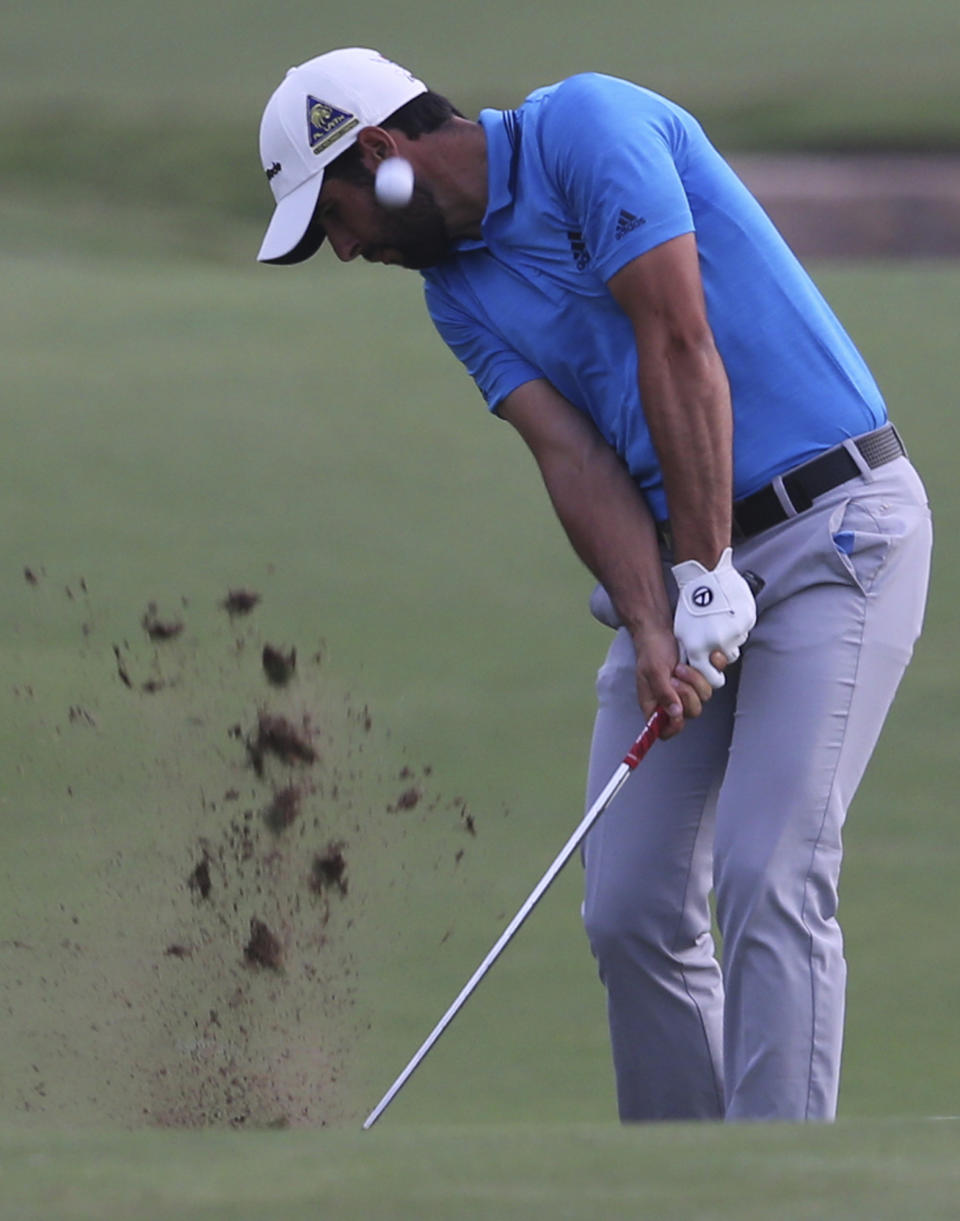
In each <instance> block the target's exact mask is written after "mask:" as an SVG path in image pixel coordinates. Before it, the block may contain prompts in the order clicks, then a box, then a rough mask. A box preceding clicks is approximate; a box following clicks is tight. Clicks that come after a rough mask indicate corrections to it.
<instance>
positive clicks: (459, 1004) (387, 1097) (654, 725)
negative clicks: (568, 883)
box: [363, 708, 670, 1131]
mask: <svg viewBox="0 0 960 1221" xmlns="http://www.w3.org/2000/svg"><path fill="white" fill-rule="evenodd" d="M669 719H670V718H669V717H668V716H667V714H666V712H664V710H663V709H662V708H658V709H657V710H656V711H655V712H654V713H653V715H652V716H651V717H650V719H649V720H648V721H647V723H646V725H644V727H643V730H642V731H641V733H640V735H639V737H638V738H637V739H636V741H635V742H634V743H633V745H632V746H631V747H630V749H629V750H628V751H627V753H626V755H625V756H624V758H623V762H622V763H621V764H620V765H619V766H618V767H617V770H616V771H615V772H614V773H613V775H612V776H611V777H610V780H609V781H608V783H607V786H606V788H605V789H604V790H603V792H602V793H601V794H600V796H599V797H598V798H597V800H596V801H595V802H594V803H593V805H592V806H591V807H590V809H589V810H588V811H587V812H586V814H585V815H584V816H583V819H582V820H581V822H580V823H579V825H578V826H577V828H576V830H575V831H574V832H573V834H572V835H571V836H570V838H569V839H568V840H567V842H566V843H565V844H564V846H563V848H562V849H561V851H560V852H559V854H558V855H557V856H556V858H555V859H554V861H553V864H552V865H551V866H550V868H549V869H548V870H547V872H546V873H545V874H544V875H543V877H542V878H541V879H540V881H539V882H538V883H537V885H536V886H535V887H534V889H533V890H532V891H531V893H530V896H529V897H528V898H527V900H526V902H525V903H524V904H523V906H522V907H521V908H520V910H519V911H518V912H517V914H516V915H515V916H514V917H513V919H512V920H511V921H510V923H509V924H508V925H507V927H506V928H505V929H504V930H503V932H502V933H501V934H500V937H499V938H498V939H497V941H496V943H495V944H494V946H493V948H492V949H491V950H490V952H489V953H488V954H487V956H486V958H484V960H483V962H481V964H480V965H479V967H477V969H476V971H474V973H473V974H472V975H471V976H470V978H469V980H467V982H466V984H465V985H464V987H463V988H462V990H461V992H460V994H459V996H458V997H457V999H456V1000H455V1001H454V1002H453V1004H452V1005H451V1006H450V1008H449V1009H448V1010H447V1011H446V1013H445V1014H444V1015H443V1017H442V1018H441V1019H440V1021H439V1022H437V1024H436V1026H434V1028H433V1030H431V1032H430V1034H429V1035H428V1036H427V1038H426V1039H425V1040H424V1042H423V1043H422V1045H421V1046H420V1048H419V1049H418V1050H417V1052H416V1053H415V1055H414V1056H413V1058H412V1059H411V1060H410V1063H409V1064H408V1065H407V1067H406V1068H405V1069H404V1070H403V1072H402V1073H401V1074H400V1076H399V1077H398V1078H397V1079H396V1081H394V1083H393V1085H391V1086H390V1088H389V1089H388V1090H387V1092H386V1093H385V1094H384V1096H383V1097H382V1098H381V1099H380V1101H379V1102H378V1103H377V1105H376V1106H375V1107H374V1108H373V1110H372V1111H371V1112H370V1114H369V1115H368V1116H367V1118H366V1120H364V1124H363V1129H364V1131H366V1130H367V1129H368V1128H372V1127H373V1125H374V1124H375V1123H376V1122H377V1120H378V1119H379V1118H380V1116H381V1115H382V1114H383V1112H384V1111H385V1110H386V1109H387V1107H388V1106H389V1105H390V1103H391V1102H393V1100H394V1098H396V1096H397V1094H399V1093H400V1091H401V1090H402V1089H403V1087H404V1085H406V1083H407V1082H408V1081H409V1080H410V1078H411V1077H412V1076H413V1074H414V1072H415V1071H416V1069H417V1068H418V1066H419V1065H420V1064H421V1063H422V1062H423V1060H424V1059H425V1058H426V1056H427V1053H428V1052H429V1051H430V1049H431V1048H432V1047H433V1045H434V1044H435V1043H436V1042H437V1040H438V1039H439V1038H440V1036H441V1035H442V1034H443V1032H444V1031H445V1030H446V1028H447V1027H448V1026H449V1025H450V1023H451V1022H452V1021H453V1019H454V1018H455V1017H456V1015H457V1013H458V1012H459V1011H460V1009H462V1008H463V1005H464V1004H465V1003H466V1001H467V999H468V998H469V996H470V994H471V993H472V992H473V991H474V989H475V988H476V986H477V984H479V982H480V981H481V979H483V977H484V975H486V973H487V972H488V971H489V970H490V968H491V967H492V966H493V964H494V963H495V962H496V960H497V959H498V958H499V956H500V954H501V952H502V951H503V950H504V948H505V947H506V945H507V943H508V942H509V941H510V939H511V938H512V937H513V935H514V933H515V932H516V931H517V929H518V928H519V927H520V925H521V924H523V922H524V920H526V918H527V916H529V915H530V913H531V912H532V911H533V909H534V908H535V907H536V905H537V903H539V901H540V899H541V898H542V897H543V895H544V894H545V893H546V891H547V889H548V888H549V886H550V884H551V883H552V882H553V880H554V878H556V876H557V874H558V873H559V872H560V870H561V869H562V868H563V867H564V865H565V864H566V863H567V861H568V860H569V859H570V857H571V856H573V854H574V852H576V850H577V848H578V847H579V846H580V844H581V843H582V842H583V840H584V838H585V836H586V834H587V832H588V831H589V830H590V828H591V827H592V826H593V824H594V823H595V822H596V821H597V819H598V818H599V817H600V815H601V814H602V813H603V812H604V810H605V809H606V808H607V806H608V805H609V804H610V802H611V801H613V799H614V797H616V795H617V794H618V793H619V792H620V790H621V789H622V788H623V785H624V783H625V782H626V780H627V777H628V776H629V775H630V773H631V772H632V771H633V770H634V768H636V766H637V764H638V763H639V762H640V760H641V759H642V758H643V757H644V755H645V754H646V753H647V751H648V750H649V749H650V747H651V746H652V745H653V744H654V742H656V740H657V738H659V736H660V733H661V731H662V730H663V729H664V727H665V726H666V725H667V724H668V723H669Z"/></svg>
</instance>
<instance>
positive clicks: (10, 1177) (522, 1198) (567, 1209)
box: [0, 1121, 960, 1221]
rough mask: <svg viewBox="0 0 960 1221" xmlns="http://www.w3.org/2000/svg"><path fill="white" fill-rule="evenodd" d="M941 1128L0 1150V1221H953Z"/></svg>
mask: <svg viewBox="0 0 960 1221" xmlns="http://www.w3.org/2000/svg"><path fill="white" fill-rule="evenodd" d="M958 1137H960V1127H958V1123H957V1121H941V1122H920V1121H918V1122H914V1123H900V1124H893V1123H873V1124H859V1125H850V1124H847V1125H842V1124H841V1125H838V1126H837V1127H835V1128H828V1129H823V1128H821V1129H811V1128H808V1129H806V1130H803V1129H798V1128H796V1127H792V1126H785V1127H766V1128H744V1129H739V1130H733V1129H723V1128H716V1127H714V1128H712V1129H703V1128H698V1127H692V1126H687V1125H679V1126H675V1127H670V1128H660V1129H656V1128H635V1129H632V1130H631V1129H622V1128H615V1127H613V1126H611V1125H586V1124H577V1125H571V1124H548V1125H544V1126H531V1125H510V1124H507V1125H503V1126H498V1127H489V1126H484V1125H470V1126H468V1127H462V1126H456V1125H455V1126H450V1125H448V1124H433V1125H430V1126H414V1127H405V1128H404V1127H393V1128H391V1129H389V1130H388V1129H387V1128H386V1127H384V1128H378V1129H376V1130H374V1131H373V1132H371V1133H368V1134H365V1135H358V1134H356V1133H352V1132H346V1131H335V1132H329V1131H328V1132H321V1133H284V1134H282V1135H281V1134H276V1133H273V1134H261V1135H258V1136H255V1137H251V1136H242V1137H241V1136H237V1135H235V1134H223V1133H221V1134H210V1135H207V1136H205V1137H204V1138H203V1140H202V1141H201V1142H198V1141H197V1140H196V1138H195V1137H192V1136H187V1135H183V1134H180V1135H177V1134H166V1135H159V1136H158V1135H157V1134H138V1135H135V1136H127V1137H122V1138H118V1137H110V1136H98V1135H96V1134H93V1135H85V1136H82V1137H76V1136H72V1137H69V1138H64V1137H59V1138H58V1137H53V1138H50V1137H47V1138H45V1139H43V1140H37V1139H36V1138H31V1137H24V1136H12V1137H10V1138H8V1139H7V1140H5V1141H2V1143H0V1150H2V1152H3V1154H4V1155H5V1156H4V1166H3V1169H2V1170H0V1188H2V1191H3V1203H2V1204H0V1216H2V1217H3V1218H4V1221H13V1219H14V1218H17V1219H18V1221H26V1219H27V1218H34V1217H36V1218H40V1217H43V1218H48V1219H49V1221H122V1219H125V1218H128V1217H131V1216H137V1217H142V1218H145V1219H149V1221H172V1219H173V1218H181V1217H190V1218H196V1219H197V1221H200V1219H202V1221H215V1219H217V1218H223V1219H224V1221H226V1219H228V1218H229V1221H248V1219H249V1221H253V1219H254V1218H263V1217H269V1218H271V1219H272V1221H273V1219H275V1221H293V1219H294V1218H307V1217H324V1218H336V1219H339V1218H344V1219H345V1218H352V1217H358V1216H364V1217H374V1216H385V1217H390V1218H396V1219H397V1221H407V1219H409V1221H432V1219H434V1218H435V1219H437V1221H440V1219H446V1218H451V1217H456V1218H458V1221H473V1219H478V1221H479V1219H480V1218H497V1221H513V1219H516V1221H520V1219H521V1218H522V1219H523V1221H541V1219H542V1221H565V1219H569V1221H579V1219H580V1218H583V1217H586V1216H603V1217H609V1218H633V1217H647V1216H650V1217H658V1218H663V1221H694V1219H695V1221H760V1219H761V1218H770V1217H777V1218H782V1219H783V1221H901V1219H902V1218H903V1217H905V1216H914V1215H916V1216H922V1217H923V1218H924V1221H947V1219H948V1218H954V1217H956V1200H957V1194H958V1191H960V1170H958V1165H960V1162H958V1158H957V1154H958V1152H960V1145H958Z"/></svg>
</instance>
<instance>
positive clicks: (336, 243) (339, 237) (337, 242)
mask: <svg viewBox="0 0 960 1221" xmlns="http://www.w3.org/2000/svg"><path fill="white" fill-rule="evenodd" d="M327 239H328V241H329V242H330V245H331V246H332V247H333V253H334V254H335V255H336V256H337V258H338V259H339V260H340V261H341V262H342V263H349V262H351V260H353V259H355V258H356V257H357V255H358V254H359V253H360V243H359V242H358V241H357V239H356V238H355V237H353V236H351V234H349V233H346V232H345V231H344V230H342V229H337V228H334V227H333V226H328V227H327Z"/></svg>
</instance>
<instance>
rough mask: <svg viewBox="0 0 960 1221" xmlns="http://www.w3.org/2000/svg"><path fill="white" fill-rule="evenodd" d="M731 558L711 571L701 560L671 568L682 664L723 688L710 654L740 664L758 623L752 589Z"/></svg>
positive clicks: (723, 559)
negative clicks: (742, 649) (744, 646)
mask: <svg viewBox="0 0 960 1221" xmlns="http://www.w3.org/2000/svg"><path fill="white" fill-rule="evenodd" d="M732 555H733V553H732V551H731V549H730V548H729V547H727V548H726V549H725V550H724V552H723V554H722V555H721V556H720V560H719V562H718V564H717V566H716V568H714V569H713V570H712V571H710V570H708V569H706V568H704V566H703V565H702V564H701V563H699V562H698V561H697V560H686V561H685V562H684V563H682V564H674V566H673V575H674V577H675V578H676V581H677V587H678V588H679V590H680V598H679V601H678V602H677V609H676V614H675V615H674V620H673V631H674V634H675V636H676V638H677V641H678V643H679V645H680V659H681V661H686V662H689V663H690V665H692V666H694V667H695V668H696V669H697V670H699V671H700V672H701V673H702V674H703V675H705V677H706V678H707V680H708V681H709V683H710V685H711V686H712V687H722V686H723V684H724V682H725V681H726V680H725V679H724V676H723V674H722V672H721V667H718V666H717V665H716V664H714V663H713V661H712V654H714V653H716V652H719V653H721V654H722V655H723V656H724V657H725V658H726V660H727V661H736V660H737V658H738V657H739V656H740V646H741V645H742V644H743V643H744V642H745V641H746V639H747V636H749V634H750V630H751V628H752V627H753V625H754V624H755V623H756V621H757V605H756V602H755V601H754V597H753V594H752V592H751V590H750V586H749V585H748V584H747V582H746V581H745V580H744V578H743V577H742V576H741V575H740V573H739V572H737V570H736V569H735V568H734V566H733V559H732Z"/></svg>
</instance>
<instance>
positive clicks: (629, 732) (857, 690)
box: [583, 458, 932, 1120]
mask: <svg viewBox="0 0 960 1221" xmlns="http://www.w3.org/2000/svg"><path fill="white" fill-rule="evenodd" d="M931 538H932V530H931V522H930V513H929V509H928V507H927V501H926V496H925V493H924V489H923V486H922V484H921V482H920V480H919V478H918V477H917V475H916V472H915V471H914V469H913V467H912V466H911V465H910V463H909V462H908V461H907V459H905V458H899V459H897V460H895V461H894V462H891V463H888V464H887V465H885V466H882V467H880V468H878V469H877V470H876V471H872V472H869V471H868V472H865V473H864V475H863V476H862V477H858V478H855V479H853V480H851V481H849V482H848V483H845V484H843V485H841V486H840V487H838V488H835V489H834V490H833V491H831V492H828V493H826V494H825V495H824V496H822V497H820V498H818V500H817V501H816V502H815V504H814V506H813V507H812V508H811V509H809V510H807V511H806V512H805V513H802V514H800V515H799V516H796V517H793V518H792V519H791V520H789V521H787V522H784V523H783V524H782V525H779V526H775V527H774V528H773V529H771V530H767V531H766V532H764V533H763V534H760V535H758V536H756V537H754V538H752V539H749V540H747V541H746V542H744V543H742V544H740V545H739V546H738V547H737V548H736V550H735V554H734V562H735V564H736V565H737V566H738V567H739V568H741V569H751V570H752V571H753V572H755V573H757V574H759V575H760V576H761V577H763V579H764V580H765V581H766V585H765V588H764V589H763V591H762V593H761V594H760V596H759V598H758V619H757V625H756V627H755V628H754V630H753V632H752V633H751V636H750V639H749V641H748V642H747V644H746V646H745V648H744V650H743V655H742V658H741V660H740V661H739V662H738V663H737V664H736V666H733V667H731V668H730V670H728V672H727V683H726V686H725V687H724V688H723V689H721V690H720V691H717V692H715V693H714V695H713V698H712V699H711V700H710V701H709V702H708V703H707V705H706V706H705V708H704V711H703V714H702V716H701V717H700V718H698V719H697V720H694V721H691V722H690V723H689V724H688V725H687V726H686V727H685V729H684V730H683V732H682V733H681V734H679V735H678V737H676V738H675V739H673V740H671V741H669V742H662V743H658V744H657V745H656V746H655V747H654V749H653V750H652V751H651V752H650V754H649V755H648V756H647V758H646V759H645V760H644V762H643V763H642V764H641V765H640V767H639V769H638V771H637V774H636V775H635V776H634V777H632V778H631V780H630V781H629V783H628V784H627V786H626V787H625V788H624V790H623V791H622V793H621V794H620V796H619V797H618V798H617V800H616V802H614V804H613V805H612V806H611V808H610V809H609V810H607V812H606V813H605V814H604V815H603V817H602V818H601V819H600V820H599V822H598V823H597V824H596V826H595V827H594V828H593V829H592V830H591V832H590V834H589V836H588V838H587V841H586V844H585V849H584V864H585V871H586V873H585V881H586V894H585V900H584V907H583V913H584V923H585V926H586V930H587V934H588V937H589V940H590V944H591V948H592V950H593V953H594V955H595V957H596V959H597V962H598V965H599V969H600V977H601V979H602V980H603V982H604V985H605V987H606V992H607V1003H608V1015H609V1023H610V1036H611V1042H612V1048H613V1059H614V1068H615V1074H616V1083H617V1095H618V1101H619V1109H620V1116H621V1118H622V1119H624V1120H651V1119H690V1118H720V1117H724V1116H725V1117H726V1118H728V1119H783V1120H816V1119H820V1120H827V1119H831V1118H833V1116H834V1115H835V1112H836V1105H837V1090H838V1084H839V1074H840V1053H841V1043H842V1033H843V1011H844V990H845V982H846V965H845V961H844V957H843V941H842V936H841V932H840V927H839V925H838V923H837V887H838V882H839V875H840V859H841V828H842V826H843V822H844V817H845V815H846V812H847V808H848V806H849V804H850V801H851V799H852V798H853V795H854V793H855V791H856V788H857V785H858V784H859V782H860V779H861V777H862V776H863V773H864V769H865V768H866V765H867V762H868V760H869V758H870V755H871V753H872V751H873V749H874V746H875V745H876V742H877V738H878V736H879V734H880V730H881V728H882V725H883V722H884V718H885V717H886V714H887V712H888V710H889V708H890V704H891V702H892V700H893V697H894V693H895V691H896V689H897V685H898V683H899V681H900V678H901V676H902V675H903V672H904V669H905V668H906V665H907V663H908V661H909V659H910V656H911V653H912V650H913V645H914V643H915V641H916V638H917V636H918V635H919V632H920V628H921V623H922V619H923V610H924V604H925V600H926V591H927V582H928V576H929V563H930V548H931ZM667 572H668V573H669V569H667ZM634 661H635V658H634V651H633V645H632V642H631V639H630V637H629V635H628V633H627V632H626V631H625V630H623V629H620V630H619V631H617V634H616V636H615V638H614V640H613V644H612V645H611V647H610V651H609V654H608V656H607V658H606V661H605V663H604V665H603V667H602V668H601V670H600V672H599V675H598V680H597V692H598V703H599V706H598V712H597V719H596V726H595V730H594V737H593V743H592V750H591V756H590V770H589V778H588V793H587V798H588V806H589V805H590V804H591V803H592V802H593V801H594V800H595V798H596V796H597V794H598V793H599V791H600V790H601V789H602V787H603V785H604V784H605V783H606V782H607V780H608V779H609V777H610V775H611V774H612V772H613V771H614V769H615V768H616V766H617V764H618V763H619V762H620V760H621V759H622V757H623V755H624V753H625V751H626V749H627V747H628V746H629V745H630V743H631V742H632V741H633V739H634V737H635V736H636V735H637V733H639V730H640V728H641V725H642V715H641V712H640V709H639V706H638V704H637V699H636V688H635V678H634ZM865 813H866V812H865ZM711 890H713V892H714V895H715V903H716V926H717V928H719V931H720V936H721V939H722V953H720V955H719V958H720V961H722V967H721V965H720V961H718V954H717V948H718V947H715V945H714V939H713V936H712V933H711V927H712V921H711V908H710V903H709V896H710V892H711Z"/></svg>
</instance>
